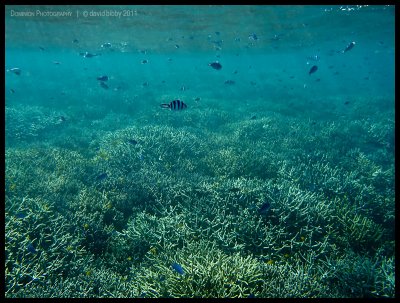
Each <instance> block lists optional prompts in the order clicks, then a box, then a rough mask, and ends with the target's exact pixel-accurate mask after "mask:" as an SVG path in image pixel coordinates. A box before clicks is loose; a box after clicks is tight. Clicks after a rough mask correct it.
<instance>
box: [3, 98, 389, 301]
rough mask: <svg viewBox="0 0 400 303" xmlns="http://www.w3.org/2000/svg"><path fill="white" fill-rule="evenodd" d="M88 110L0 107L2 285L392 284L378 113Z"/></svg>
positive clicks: (106, 291)
mask: <svg viewBox="0 0 400 303" xmlns="http://www.w3.org/2000/svg"><path fill="white" fill-rule="evenodd" d="M213 101H215V100H208V101H207V100H205V101H204V102H209V103H210V104H212V103H213ZM86 110H87V111H89V113H88V114H87V115H88V116H89V117H92V118H91V120H90V121H86V120H82V121H79V122H74V123H70V124H68V125H64V126H63V127H62V128H60V125H59V124H57V123H53V122H52V121H53V120H52V119H53V118H51V117H55V116H57V115H58V114H59V113H56V114H54V115H53V116H52V115H50V118H49V117H48V118H45V116H46V115H45V114H44V113H43V112H42V111H41V110H39V109H37V108H36V109H35V108H32V107H27V108H25V109H23V108H21V107H15V108H11V107H7V108H6V117H9V118H8V121H7V123H8V124H7V127H6V132H7V136H8V137H9V138H8V139H7V142H8V144H7V148H6V178H5V189H6V205H5V214H6V222H5V229H6V234H5V256H6V258H5V295H6V297H157V298H158V297H208V298H211V297H218V298H222V297H231V298H234V297H394V282H395V276H394V267H395V259H394V218H395V215H394V204H395V200H394V153H393V149H394V145H393V144H392V143H391V142H392V141H391V137H392V136H393V135H394V128H393V120H391V119H385V118H384V117H386V116H388V113H381V114H379V115H376V116H375V117H374V118H373V119H372V118H371V119H368V120H366V119H364V118H360V119H356V118H355V117H351V119H350V118H349V117H343V118H341V119H337V120H336V121H329V119H328V118H327V121H324V120H316V122H315V123H313V122H312V121H311V120H305V119H303V118H302V119H300V118H298V117H296V116H295V115H293V116H286V115H284V114H283V113H282V111H281V113H278V112H274V113H272V112H271V111H264V112H263V111H260V110H259V111H258V112H257V116H258V117H259V118H257V119H250V118H249V117H247V116H248V115H247V114H246V113H243V112H240V111H238V112H236V113H235V114H231V113H229V112H228V111H225V110H223V109H221V108H205V109H204V110H199V109H198V108H197V109H194V110H193V111H186V112H181V113H178V114H179V115H176V113H173V112H171V111H162V112H157V113H155V112H150V113H149V114H148V116H142V117H140V118H138V120H137V121H135V123H130V122H131V120H129V119H127V120H124V119H125V116H123V115H121V116H120V115H118V114H115V113H107V114H105V113H103V114H101V113H99V112H98V110H96V109H93V112H92V115H91V114H90V110H91V109H90V108H87V109H86ZM33 113H36V114H35V115H34V118H33V120H32V119H31V123H35V124H37V125H39V127H38V128H35V130H30V128H27V125H28V121H27V120H29V119H27V117H28V116H32V115H33ZM74 115H79V113H78V112H75V113H74V112H72V110H71V112H70V113H68V116H71V117H72V116H74ZM246 115H247V116H246ZM310 115H312V113H310ZM243 117H245V118H243ZM118 119H120V120H118ZM312 119H313V118H312ZM117 120H118V121H119V122H118V123H120V124H118V126H117V125H115V124H116V123H115V122H114V121H117ZM32 121H33V122H32ZM124 121H125V122H124ZM129 121H130V122H129ZM128 122H129V123H128ZM55 132H61V134H62V135H63V136H61V137H62V138H68V140H61V139H60V136H58V137H54V138H53V137H52V135H54V133H55ZM62 141H68V142H62ZM173 264H176V265H175V267H173V266H172V265H173ZM177 268H178V270H177Z"/></svg>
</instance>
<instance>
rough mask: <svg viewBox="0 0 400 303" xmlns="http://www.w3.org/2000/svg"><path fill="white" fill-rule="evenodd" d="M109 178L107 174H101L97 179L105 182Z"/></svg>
mask: <svg viewBox="0 0 400 303" xmlns="http://www.w3.org/2000/svg"><path fill="white" fill-rule="evenodd" d="M107 177H108V175H107V173H101V174H100V175H98V176H97V177H96V181H103V180H105V179H106V178H107Z"/></svg>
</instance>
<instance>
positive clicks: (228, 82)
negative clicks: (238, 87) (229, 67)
mask: <svg viewBox="0 0 400 303" xmlns="http://www.w3.org/2000/svg"><path fill="white" fill-rule="evenodd" d="M225 84H227V85H233V84H235V81H233V80H226V81H225Z"/></svg>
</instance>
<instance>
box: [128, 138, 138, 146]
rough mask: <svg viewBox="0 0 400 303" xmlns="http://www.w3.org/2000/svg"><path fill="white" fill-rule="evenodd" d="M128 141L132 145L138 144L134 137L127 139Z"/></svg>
mask: <svg viewBox="0 0 400 303" xmlns="http://www.w3.org/2000/svg"><path fill="white" fill-rule="evenodd" d="M128 143H130V144H132V145H136V144H138V142H137V141H136V140H135V139H128Z"/></svg>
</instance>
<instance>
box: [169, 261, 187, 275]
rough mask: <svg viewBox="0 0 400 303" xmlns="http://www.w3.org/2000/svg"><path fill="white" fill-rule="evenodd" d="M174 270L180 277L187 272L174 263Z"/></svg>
mask: <svg viewBox="0 0 400 303" xmlns="http://www.w3.org/2000/svg"><path fill="white" fill-rule="evenodd" d="M171 266H172V268H173V269H174V270H175V271H176V272H177V273H178V274H180V275H184V274H185V271H184V270H183V268H182V266H181V265H180V264H178V263H175V262H174V263H172V265H171Z"/></svg>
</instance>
